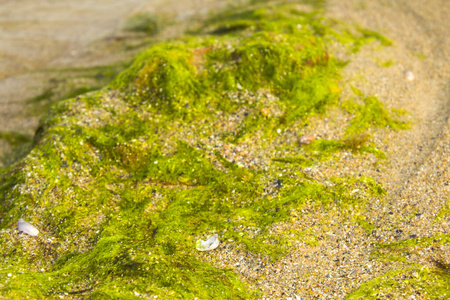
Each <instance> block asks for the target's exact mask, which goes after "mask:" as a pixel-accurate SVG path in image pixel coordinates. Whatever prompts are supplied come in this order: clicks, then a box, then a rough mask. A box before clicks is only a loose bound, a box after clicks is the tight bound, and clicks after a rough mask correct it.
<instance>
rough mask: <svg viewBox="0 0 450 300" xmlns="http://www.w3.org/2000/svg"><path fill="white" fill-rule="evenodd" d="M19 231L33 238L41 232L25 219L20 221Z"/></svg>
mask: <svg viewBox="0 0 450 300" xmlns="http://www.w3.org/2000/svg"><path fill="white" fill-rule="evenodd" d="M19 231H21V232H23V233H26V234H28V235H31V236H37V235H38V234H39V230H37V229H36V227H34V226H33V225H31V224H30V223H28V222H27V221H25V220H24V219H19Z"/></svg>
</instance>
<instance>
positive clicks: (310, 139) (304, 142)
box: [298, 134, 316, 145]
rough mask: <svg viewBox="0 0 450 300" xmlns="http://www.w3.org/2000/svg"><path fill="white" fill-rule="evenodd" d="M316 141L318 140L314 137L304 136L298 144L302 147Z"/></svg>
mask: <svg viewBox="0 0 450 300" xmlns="http://www.w3.org/2000/svg"><path fill="white" fill-rule="evenodd" d="M315 140H316V138H315V137H313V136H312V135H309V134H305V135H304V136H302V137H301V138H300V139H299V140H298V142H299V143H300V144H302V145H308V144H310V143H311V142H314V141H315Z"/></svg>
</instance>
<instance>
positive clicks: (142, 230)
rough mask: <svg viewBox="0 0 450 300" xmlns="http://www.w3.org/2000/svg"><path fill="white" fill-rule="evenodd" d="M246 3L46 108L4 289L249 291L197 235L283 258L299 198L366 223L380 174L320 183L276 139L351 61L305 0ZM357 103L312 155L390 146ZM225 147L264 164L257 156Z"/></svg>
mask: <svg viewBox="0 0 450 300" xmlns="http://www.w3.org/2000/svg"><path fill="white" fill-rule="evenodd" d="M239 13H240V14H241V15H239ZM239 13H236V14H235V15H233V16H232V18H234V19H233V22H237V23H235V24H238V23H239V22H240V24H241V25H242V24H250V23H252V24H253V25H250V26H248V27H245V26H241V27H240V28H239V26H238V27H235V28H234V29H233V30H231V31H224V32H221V34H220V35H219V34H217V32H216V34H211V35H208V34H206V33H208V32H215V31H214V30H212V29H213V28H216V29H218V28H221V27H223V26H224V24H217V23H215V22H210V23H209V24H208V26H205V29H204V32H203V35H202V36H190V37H186V38H184V39H178V40H175V41H171V42H164V43H159V44H156V45H154V46H153V47H152V48H150V49H148V50H147V51H145V52H143V53H142V54H140V55H139V56H138V57H137V58H136V60H135V62H134V63H133V64H132V65H131V66H130V67H129V68H128V69H127V70H125V71H124V72H122V73H121V74H120V75H119V76H118V77H117V78H116V79H115V80H114V81H113V82H112V83H111V84H110V85H108V86H107V87H106V88H105V89H103V90H100V91H97V92H92V93H90V94H87V95H82V96H78V97H76V98H72V99H68V100H66V101H63V102H59V103H57V104H56V105H54V106H53V107H52V108H51V109H50V110H49V112H48V113H47V115H46V117H45V118H44V119H43V121H42V123H41V126H40V128H39V130H38V133H37V135H36V138H35V143H36V146H35V148H34V149H33V151H32V152H31V153H30V154H29V155H28V156H27V157H26V158H25V160H24V161H23V163H22V164H21V165H18V166H17V167H16V168H13V169H12V170H9V171H8V172H6V173H5V174H3V175H2V180H1V181H0V192H1V193H0V196H1V198H0V199H1V204H2V205H0V218H1V219H2V223H1V225H0V226H1V229H2V231H1V232H0V238H1V243H2V245H5V247H2V249H1V250H0V255H1V256H2V268H1V270H0V274H1V276H0V277H1V278H7V280H6V281H5V282H1V283H0V284H2V286H1V288H2V295H4V296H5V297H9V298H14V297H16V298H20V297H22V296H25V295H31V296H32V297H33V298H47V297H55V298H56V297H59V296H61V297H72V296H71V295H81V296H83V297H92V298H99V299H104V298H114V299H116V298H133V297H139V295H143V296H144V297H149V296H153V295H156V296H158V297H159V298H165V299H173V298H193V297H199V298H203V299H206V298H219V299H247V298H255V297H257V296H258V291H252V290H250V289H249V288H248V284H246V283H244V282H242V281H241V280H240V278H239V276H238V274H236V273H234V272H233V271H232V270H230V269H226V268H216V267H215V266H214V265H213V264H211V263H208V262H206V261H205V258H204V256H202V255H201V254H200V253H199V252H198V251H197V250H196V249H195V243H196V241H197V240H198V239H199V238H203V237H204V236H206V235H209V234H212V233H215V234H218V236H219V238H220V240H221V241H222V243H228V244H233V245H239V246H242V249H243V251H246V252H252V253H253V254H255V255H259V256H264V257H266V258H267V260H276V259H279V258H281V257H283V256H284V255H285V254H287V253H288V252H289V249H290V240H289V237H288V236H286V235H284V234H282V233H277V232H274V231H273V230H272V229H273V226H274V225H275V224H277V223H279V222H286V221H288V220H289V219H290V218H291V215H292V213H293V211H295V210H299V209H301V208H302V207H304V206H305V205H309V206H313V207H317V208H325V209H328V208H335V209H337V210H339V211H340V212H342V215H343V216H344V218H346V219H348V220H349V221H352V222H356V223H360V224H361V226H362V227H365V228H369V227H370V225H369V224H368V223H364V222H363V221H364V220H365V219H362V218H361V216H362V215H363V213H364V211H365V210H366V209H367V204H368V201H369V199H371V198H372V197H382V196H383V195H384V194H385V192H384V190H383V188H382V187H381V186H380V185H379V184H378V183H377V182H376V181H375V180H373V179H372V178H369V177H362V176H361V177H360V178H349V177H343V178H328V179H327V181H326V183H322V182H317V181H316V180H313V179H311V178H309V177H308V176H306V175H305V174H304V173H302V172H301V170H299V169H298V167H297V166H295V165H294V164H287V165H283V166H282V167H280V163H279V162H277V161H274V162H271V161H270V155H271V154H270V151H269V150H267V147H269V149H270V147H272V148H276V147H280V141H278V140H277V139H276V138H275V137H276V136H277V135H276V133H277V132H278V130H279V129H285V128H286V129H289V128H292V127H293V126H295V125H294V124H298V123H296V122H302V121H305V120H307V119H308V118H309V117H310V116H311V115H314V114H319V113H322V112H324V111H326V109H327V108H328V107H329V106H332V105H338V98H339V95H340V89H339V78H340V74H339V68H340V67H341V66H342V64H341V63H339V62H338V61H337V60H336V58H334V57H333V55H332V54H331V53H329V50H328V45H329V43H330V42H331V41H332V40H335V38H336V35H337V33H336V32H335V31H333V30H331V29H330V28H328V27H327V26H325V25H323V24H322V19H321V17H320V16H319V15H317V14H315V13H308V14H305V13H302V12H299V11H298V10H297V9H296V6H295V5H294V6H292V5H286V4H282V5H275V6H270V7H266V8H264V7H259V8H255V9H253V10H252V11H244V12H239ZM249 16H250V17H249ZM239 20H240V21H239ZM226 22H229V20H226ZM246 22H247V23H246ZM299 24H300V25H302V26H297V25H299ZM347 38H349V36H347ZM355 39H356V38H355ZM358 39H359V38H358ZM374 103H375V102H374ZM355 107H356V108H355V111H354V112H355V114H356V117H355V120H360V121H358V122H359V123H358V124H363V125H364V126H361V127H358V128H359V129H358V131H357V133H358V134H359V133H361V134H360V135H357V134H355V135H352V136H349V137H346V138H345V139H343V140H340V141H326V140H318V141H316V142H314V143H312V144H310V145H308V146H305V147H303V146H302V148H303V149H302V150H304V155H305V157H306V158H307V159H311V160H313V161H317V162H320V161H323V160H325V159H326V158H329V157H330V156H331V155H332V154H333V153H336V152H337V151H342V150H345V151H352V152H370V153H374V154H375V155H379V156H380V157H381V156H382V152H380V151H379V150H377V149H376V148H375V146H373V145H369V146H368V145H367V144H368V143H367V141H368V138H367V137H366V136H365V135H364V132H362V131H363V129H367V128H370V127H371V126H384V125H385V124H386V123H381V121H378V117H379V116H376V117H374V116H373V113H374V112H376V113H379V112H381V113H385V111H384V110H383V109H384V108H382V107H381V108H380V105H379V104H378V102H376V103H375V104H373V103H372V102H370V103H369V102H368V103H366V106H355ZM381 118H384V119H382V120H383V122H388V123H389V122H390V123H389V124H391V123H392V122H395V121H394V120H393V119H392V118H390V117H389V118H388V119H387V121H386V117H385V116H384V117H383V116H381ZM391 127H392V126H391ZM258 143H260V144H258ZM230 147H236V148H235V149H238V147H242V148H244V149H249V152H250V153H253V154H254V153H256V152H258V151H262V153H261V155H262V156H263V158H264V159H265V160H267V161H268V163H267V164H262V163H261V164H256V165H255V166H253V167H251V166H250V165H249V164H248V163H246V161H245V155H243V154H242V153H239V155H237V156H235V157H236V159H233V158H232V157H231V158H230V156H232V155H234V154H236V153H232V155H231V154H230V153H228V152H227V149H226V148H230ZM258 147H259V148H258ZM258 149H259V150H258ZM236 152H237V151H236ZM355 190H358V191H359V192H358V193H356V192H354V191H355ZM21 217H22V218H25V219H27V220H28V221H29V222H31V223H33V224H35V225H36V226H38V227H39V229H40V230H41V232H43V234H42V235H41V236H40V237H39V238H38V239H37V240H35V239H32V238H30V237H28V236H24V235H20V236H18V235H17V232H16V230H15V229H13V228H15V224H16V222H17V219H19V218H21ZM367 222H368V221H367ZM49 238H51V241H49V240H48V239H49ZM298 238H300V239H304V240H305V241H306V242H308V243H314V238H311V237H310V236H309V235H308V234H305V235H299V236H298ZM14 249H15V250H14ZM9 273H10V274H12V276H8V275H7V274H9ZM30 290H31V292H29V291H30ZM26 293H30V294H26Z"/></svg>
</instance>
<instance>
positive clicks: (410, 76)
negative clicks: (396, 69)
mask: <svg viewBox="0 0 450 300" xmlns="http://www.w3.org/2000/svg"><path fill="white" fill-rule="evenodd" d="M403 74H404V75H405V78H406V80H408V81H413V80H414V73H413V72H412V71H410V70H406V71H405V72H403Z"/></svg>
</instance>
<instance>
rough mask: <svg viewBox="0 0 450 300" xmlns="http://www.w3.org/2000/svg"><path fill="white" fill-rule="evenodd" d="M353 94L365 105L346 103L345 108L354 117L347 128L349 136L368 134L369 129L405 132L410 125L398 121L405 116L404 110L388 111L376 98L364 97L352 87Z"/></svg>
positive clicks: (353, 102) (352, 102)
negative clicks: (401, 116) (377, 128)
mask: <svg viewBox="0 0 450 300" xmlns="http://www.w3.org/2000/svg"><path fill="white" fill-rule="evenodd" d="M352 89H353V92H354V93H355V94H356V95H357V96H359V97H360V98H362V99H363V101H364V105H360V104H358V103H356V102H355V101H351V100H349V101H346V102H344V103H343V108H344V109H345V110H346V111H347V112H349V113H351V114H353V115H354V118H353V119H352V120H351V123H350V125H349V126H348V127H347V134H348V135H354V134H360V133H361V132H366V131H367V130H368V129H369V128H376V127H379V128H389V129H392V130H405V129H408V128H409V127H410V124H409V123H408V122H405V121H401V120H399V119H398V117H399V116H400V115H403V114H405V111H403V110H390V111H389V110H388V109H386V108H385V106H384V104H383V103H382V102H381V101H380V100H379V99H378V98H377V97H376V96H367V97H366V96H364V95H363V93H362V92H361V91H360V90H359V89H357V88H354V87H352Z"/></svg>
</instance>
